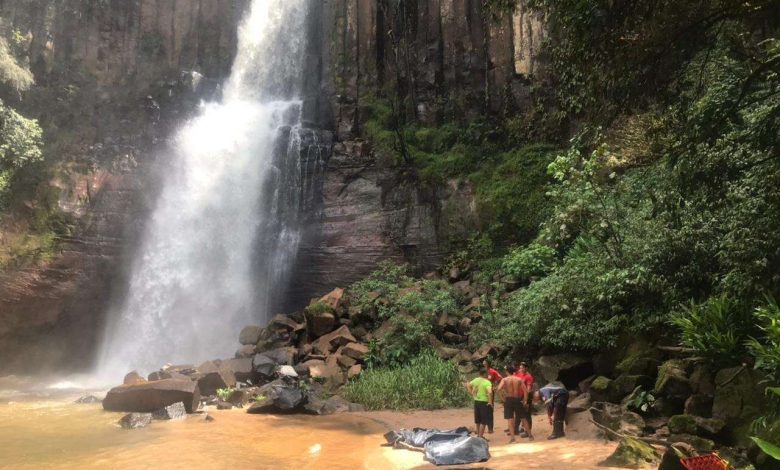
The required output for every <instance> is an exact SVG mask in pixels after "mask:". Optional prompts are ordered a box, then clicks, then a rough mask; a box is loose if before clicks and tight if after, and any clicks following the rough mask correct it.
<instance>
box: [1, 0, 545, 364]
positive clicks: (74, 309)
mask: <svg viewBox="0 0 780 470" xmlns="http://www.w3.org/2000/svg"><path fill="white" fill-rule="evenodd" d="M248 3H249V0H231V1H225V0H165V1H160V0H132V1H125V0H107V1H105V0H103V1H97V0H95V1H83V0H64V1H57V2H55V1H51V0H32V1H29V2H16V1H10V0H0V18H2V22H0V28H3V29H5V30H6V31H10V30H16V31H18V32H19V33H20V34H21V35H22V36H23V37H24V38H26V39H25V41H24V47H26V48H27V50H28V51H29V56H30V64H31V69H32V70H33V72H34V74H35V78H36V83H37V85H36V88H35V89H33V90H32V91H31V92H29V93H27V95H26V98H25V99H24V100H23V101H20V100H19V99H18V96H16V95H14V94H13V93H2V96H1V97H2V98H3V99H4V100H5V101H6V102H7V103H9V104H11V105H13V106H14V107H16V108H18V109H20V110H21V111H22V112H23V113H24V114H26V115H28V116H31V117H38V118H39V119H40V120H41V123H42V125H43V127H44V130H45V133H46V135H47V148H46V152H47V154H48V155H51V156H52V157H51V158H53V159H55V160H57V161H61V162H62V164H60V165H58V167H57V168H58V169H57V171H56V176H55V177H54V178H52V179H51V181H48V182H45V183H43V185H44V186H46V187H47V188H55V189H56V192H57V193H59V200H58V201H57V205H58V207H59V210H60V211H61V212H63V213H64V214H65V215H66V219H67V222H68V225H69V231H68V232H69V233H70V235H69V236H67V237H65V238H64V239H63V240H62V243H61V244H60V245H59V247H60V252H59V253H58V254H57V255H56V256H54V257H53V259H51V260H49V261H46V262H42V263H39V264H37V265H35V266H27V267H25V268H23V269H16V270H13V271H7V272H5V273H0V357H2V358H3V361H2V364H0V373H3V372H20V371H21V372H30V371H34V370H37V369H40V368H41V367H56V368H68V369H84V368H87V367H89V365H90V363H89V360H90V358H91V357H93V352H94V350H95V348H96V347H97V346H98V344H99V342H100V335H101V332H102V330H103V323H104V318H105V316H106V315H107V312H108V310H109V308H110V302H111V299H114V298H118V296H121V291H122V286H123V285H124V282H123V281H124V276H125V275H126V273H125V272H124V271H123V266H127V265H128V264H129V263H127V260H129V259H131V258H132V256H133V247H134V246H135V241H136V240H137V238H138V234H139V233H141V231H142V229H143V220H144V215H145V214H146V213H147V211H148V210H149V208H150V207H151V205H152V204H153V203H154V200H155V188H156V187H157V185H156V184H155V183H156V178H157V177H159V175H157V172H156V168H157V164H156V161H155V159H156V158H159V157H160V156H164V155H165V147H166V141H165V139H166V138H167V137H168V136H169V134H170V132H171V130H172V129H173V128H175V126H176V125H177V124H178V123H180V122H181V121H182V120H183V119H185V118H186V117H187V116H188V115H189V113H191V112H192V110H193V109H194V107H195V105H196V104H197V103H198V101H199V100H200V99H201V98H203V97H208V96H214V95H215V94H217V93H219V87H218V84H219V83H220V82H221V80H222V79H223V78H224V77H225V76H226V75H227V73H228V72H229V66H230V63H231V62H232V58H233V56H234V54H235V47H236V27H237V22H238V20H239V19H240V17H241V15H242V13H243V12H244V10H245V9H246V7H247V5H248ZM399 5H402V6H401V7H399ZM480 5H481V2H478V1H475V0H417V1H409V2H394V1H387V0H323V1H322V2H317V4H316V6H315V7H313V9H314V13H313V14H312V17H311V24H310V34H311V35H312V36H313V37H314V38H319V40H313V41H311V44H312V47H311V48H310V49H311V50H310V53H309V58H308V60H307V68H308V70H307V73H306V78H307V84H306V90H307V96H306V97H305V101H304V103H305V111H304V112H305V116H306V121H307V123H308V125H309V126H310V127H312V128H313V129H320V130H322V131H324V134H327V131H332V132H333V134H334V142H335V143H334V144H333V146H332V152H331V156H330V158H329V159H327V164H326V165H325V167H324V168H319V169H318V170H317V172H316V175H315V181H314V182H313V183H312V184H313V185H314V187H315V188H317V189H318V191H317V192H318V193H319V194H316V195H315V196H314V198H313V200H312V201H311V204H310V205H307V210H308V213H307V217H306V220H307V230H306V234H305V238H304V240H303V242H302V245H301V251H300V256H299V257H298V261H297V266H296V270H295V275H294V277H293V282H292V285H291V287H290V291H289V292H288V294H287V307H299V306H300V305H302V304H304V303H306V301H307V300H308V299H309V298H312V297H316V296H319V295H321V294H323V293H324V292H326V291H329V290H330V289H332V287H333V286H334V285H341V286H344V285H346V284H348V283H349V282H351V281H354V280H356V279H358V278H360V277H362V276H363V275H365V274H366V273H367V272H369V271H370V270H372V269H373V267H374V266H375V265H376V263H377V262H378V261H380V260H383V259H394V260H398V261H407V262H410V263H411V264H412V265H413V266H414V267H415V268H416V269H418V270H419V271H424V270H429V269H432V268H434V267H436V266H437V265H438V264H439V263H440V262H441V261H442V259H443V257H444V256H445V255H446V254H447V252H448V251H449V250H450V249H451V248H450V246H451V245H450V242H451V241H452V240H456V239H458V238H462V237H463V236H464V235H465V234H466V233H468V231H469V230H470V229H471V228H473V227H475V226H478V224H479V217H478V214H477V211H476V203H475V195H474V190H473V188H472V187H471V186H470V185H469V184H467V183H465V182H459V181H451V182H449V183H448V184H447V185H445V186H443V187H429V186H426V185H423V184H421V183H420V182H419V181H418V180H417V179H416V178H415V176H414V173H413V172H411V171H409V170H408V169H405V168H403V167H400V166H398V164H397V162H395V161H394V159H392V158H387V156H382V155H378V154H377V153H376V152H375V151H374V150H373V149H372V147H371V145H370V143H369V142H366V141H365V140H363V139H362V137H361V112H360V110H361V106H363V104H364V103H365V102H366V100H367V99H368V98H370V97H371V96H373V95H375V94H377V93H379V92H380V91H381V90H383V89H384V88H386V87H387V86H388V85H390V84H392V85H393V86H396V87H398V88H399V89H401V90H403V91H404V93H405V94H406V95H407V96H408V97H409V100H411V102H412V103H413V106H412V109H413V111H412V112H413V113H414V114H415V115H416V117H417V118H418V119H420V120H422V121H424V122H437V121H441V120H445V119H447V118H448V117H449V116H452V115H453V113H462V114H461V115H465V116H470V117H475V116H478V115H480V114H483V113H484V112H486V111H487V112H500V111H501V110H502V109H504V108H507V107H522V106H524V105H525V104H526V103H527V98H528V85H529V83H530V82H529V80H530V79H531V78H532V77H533V76H534V74H536V73H537V71H538V69H539V64H540V57H541V56H540V55H539V45H540V43H541V40H542V39H543V29H542V28H541V22H540V18H538V17H536V16H535V15H534V14H531V13H529V12H527V11H526V10H525V9H524V8H523V7H522V5H521V8H520V9H519V10H518V11H517V12H515V13H514V14H513V15H506V16H504V17H502V18H499V19H491V18H490V17H489V15H488V14H487V13H486V12H483V11H482V10H481V7H480ZM328 139H329V138H328ZM328 141H329V140H328ZM302 158H304V156H303V155H302Z"/></svg>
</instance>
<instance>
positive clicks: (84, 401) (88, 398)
mask: <svg viewBox="0 0 780 470" xmlns="http://www.w3.org/2000/svg"><path fill="white" fill-rule="evenodd" d="M100 401H101V400H100V398H98V397H96V396H94V395H84V396H83V397H81V398H79V399H78V400H76V401H74V402H73V403H77V404H79V405H91V404H93V403H100Z"/></svg>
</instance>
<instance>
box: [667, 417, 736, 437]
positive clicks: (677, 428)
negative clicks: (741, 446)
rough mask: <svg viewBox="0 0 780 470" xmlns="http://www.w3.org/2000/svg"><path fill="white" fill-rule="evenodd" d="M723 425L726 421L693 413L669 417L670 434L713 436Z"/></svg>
mask: <svg viewBox="0 0 780 470" xmlns="http://www.w3.org/2000/svg"><path fill="white" fill-rule="evenodd" d="M725 426H726V423H725V422H724V421H723V420H722V419H718V418H702V417H701V416H693V415H674V416H672V417H671V418H669V432H671V433H672V434H694V435H697V436H714V435H716V434H718V433H720V432H721V431H722V430H723V428H724V427H725Z"/></svg>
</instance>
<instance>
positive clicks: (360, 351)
mask: <svg viewBox="0 0 780 470" xmlns="http://www.w3.org/2000/svg"><path fill="white" fill-rule="evenodd" d="M341 354H343V355H345V356H349V357H351V358H352V359H355V360H358V361H362V360H363V358H364V357H365V356H366V354H368V346H366V345H365V344H360V343H349V344H347V345H345V346H344V347H343V348H342V349H341Z"/></svg>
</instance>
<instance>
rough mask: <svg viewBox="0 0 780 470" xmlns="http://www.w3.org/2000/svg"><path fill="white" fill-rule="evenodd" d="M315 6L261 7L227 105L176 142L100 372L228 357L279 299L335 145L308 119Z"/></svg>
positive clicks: (262, 3)
mask: <svg viewBox="0 0 780 470" xmlns="http://www.w3.org/2000/svg"><path fill="white" fill-rule="evenodd" d="M308 3H309V2H308V0H254V1H253V2H252V5H251V8H250V10H249V11H248V12H247V15H246V17H245V19H244V21H243V23H242V25H241V27H240V29H239V32H238V35H239V41H238V51H237V55H236V58H235V62H234V64H233V69H232V72H231V75H230V77H229V79H228V80H227V81H226V83H225V84H224V91H223V97H222V99H221V101H219V102H215V103H206V104H203V105H202V109H201V110H200V112H199V115H198V116H197V117H195V118H194V119H192V120H191V121H190V122H187V123H185V124H184V125H183V126H182V128H181V129H180V130H179V131H178V133H177V135H176V136H175V140H174V145H173V147H174V148H173V151H172V152H171V155H170V156H169V169H168V170H167V172H166V174H165V178H164V182H163V188H162V191H161V195H160V197H159V200H158V201H157V205H156V208H155V209H154V211H153V212H152V213H151V215H150V219H149V220H148V221H147V222H146V227H145V232H144V237H143V240H142V242H141V246H140V249H139V250H138V252H137V256H136V259H135V260H134V264H133V266H132V270H131V275H130V283H129V286H128V290H127V293H126V295H125V296H124V297H123V298H122V299H121V300H120V301H118V302H117V306H116V307H115V309H114V311H112V312H109V324H108V327H107V330H106V336H105V339H104V344H103V347H102V351H101V356H100V358H99V374H100V375H101V376H102V377H106V378H118V377H121V376H122V375H123V374H124V373H126V372H127V371H129V370H132V369H139V370H142V371H149V370H153V369H156V368H158V367H160V366H161V365H163V364H164V363H166V362H174V363H176V362H187V363H192V362H193V361H200V360H204V359H208V358H214V357H230V356H232V353H233V351H234V350H235V347H236V338H237V334H238V331H239V330H240V328H241V327H242V326H243V325H246V324H250V323H262V322H264V321H265V320H266V319H267V318H268V317H269V316H270V314H272V313H276V312H271V311H269V309H270V306H271V303H272V299H273V298H274V296H275V295H279V293H280V292H283V290H284V287H285V284H286V282H287V280H288V278H289V276H290V269H291V266H292V263H293V261H294V259H295V255H296V252H297V247H298V243H299V241H300V238H301V221H300V214H301V210H302V209H304V208H305V206H306V205H307V204H309V202H307V201H310V200H311V198H312V197H313V195H312V192H313V191H314V189H315V188H314V186H313V184H314V183H312V182H311V181H309V178H307V175H312V174H313V173H315V172H316V170H317V168H318V167H321V166H322V165H323V161H324V158H325V157H324V156H323V154H324V153H325V152H326V150H324V149H325V148H326V147H327V144H328V143H320V142H318V141H317V139H318V137H317V133H316V131H312V130H309V129H305V128H304V127H303V126H302V124H301V114H302V108H303V105H302V101H301V98H300V96H301V84H302V83H303V77H302V75H303V60H304V49H305V47H306V32H305V22H306V15H307V10H308V6H307V4H308Z"/></svg>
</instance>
